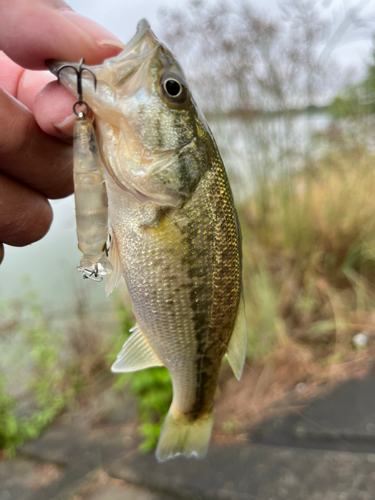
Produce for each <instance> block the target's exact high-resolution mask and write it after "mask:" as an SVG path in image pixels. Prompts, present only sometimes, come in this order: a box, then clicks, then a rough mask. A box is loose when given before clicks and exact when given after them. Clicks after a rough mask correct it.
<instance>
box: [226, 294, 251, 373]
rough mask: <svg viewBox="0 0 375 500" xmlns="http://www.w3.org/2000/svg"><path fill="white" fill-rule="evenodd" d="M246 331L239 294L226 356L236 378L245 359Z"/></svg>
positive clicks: (241, 299)
mask: <svg viewBox="0 0 375 500" xmlns="http://www.w3.org/2000/svg"><path fill="white" fill-rule="evenodd" d="M246 345H247V331H246V317H245V304H244V299H243V295H242V294H241V297H240V303H239V305H238V312H237V317H236V322H235V324H234V329H233V333H232V336H231V338H230V341H229V345H228V350H227V353H226V354H227V357H228V361H229V364H230V366H231V368H232V370H233V373H234V375H235V377H236V378H237V380H240V378H241V375H242V370H243V367H244V364H245V359H246Z"/></svg>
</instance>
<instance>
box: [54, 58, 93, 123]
mask: <svg viewBox="0 0 375 500" xmlns="http://www.w3.org/2000/svg"><path fill="white" fill-rule="evenodd" d="M84 64H85V60H84V59H83V58H82V59H81V60H80V61H79V64H78V69H77V68H76V67H75V66H72V65H71V64H64V66H61V67H60V68H59V69H58V70H57V73H56V76H57V81H58V83H60V71H62V70H63V69H66V68H70V69H74V71H75V72H76V74H77V94H78V101H77V102H76V103H74V105H73V112H74V114H75V115H76V116H78V118H84V117H85V116H87V114H88V112H89V105H88V104H87V102H85V101H84V100H83V98H82V94H83V93H82V73H83V72H84V71H88V72H89V73H91V75H92V76H93V78H94V88H95V90H96V86H97V79H96V75H95V73H94V72H93V71H91V69H89V68H85V67H84V66H83V65H84ZM77 105H78V106H82V105H84V106H86V111H84V112H83V111H79V112H77V111H76V106H77Z"/></svg>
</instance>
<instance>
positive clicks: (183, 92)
mask: <svg viewBox="0 0 375 500" xmlns="http://www.w3.org/2000/svg"><path fill="white" fill-rule="evenodd" d="M160 83H161V90H162V94H164V98H166V99H167V100H168V101H169V102H170V103H175V104H182V103H184V102H185V101H186V98H187V96H188V89H187V87H186V85H185V84H184V83H183V82H182V81H181V80H180V78H179V77H178V76H175V75H171V74H169V75H164V76H163V77H162V79H161V82H160Z"/></svg>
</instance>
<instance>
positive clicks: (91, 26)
mask: <svg viewBox="0 0 375 500" xmlns="http://www.w3.org/2000/svg"><path fill="white" fill-rule="evenodd" d="M122 46H123V45H122V44H121V42H120V41H119V40H118V39H117V38H116V37H115V36H114V35H112V34H111V33H110V32H109V31H107V30H106V29H104V28H102V27H101V26H100V25H98V24H97V23H94V22H93V21H90V20H89V19H87V18H85V17H84V16H81V15H79V14H77V13H76V12H74V11H73V10H72V9H70V7H69V6H68V5H67V4H66V3H65V2H63V1H62V0H33V1H32V2H30V0H12V1H11V2H9V1H7V0H5V1H0V50H3V51H4V52H5V53H6V54H7V55H8V56H9V57H10V58H11V59H12V60H13V61H15V62H16V63H17V64H19V65H21V66H22V67H24V68H28V69H46V65H45V61H46V60H47V59H57V60H62V61H78V60H80V59H81V58H82V57H84V58H85V60H86V63H87V64H99V63H100V62H102V61H103V60H104V59H106V58H108V57H112V56H114V55H116V54H117V53H118V52H119V51H120V49H121V47H122Z"/></svg>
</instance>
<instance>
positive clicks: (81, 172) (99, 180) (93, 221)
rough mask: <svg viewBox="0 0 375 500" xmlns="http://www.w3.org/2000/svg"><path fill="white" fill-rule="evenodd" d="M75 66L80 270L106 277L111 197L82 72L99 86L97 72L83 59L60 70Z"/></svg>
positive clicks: (89, 275)
mask: <svg viewBox="0 0 375 500" xmlns="http://www.w3.org/2000/svg"><path fill="white" fill-rule="evenodd" d="M68 68H70V69H73V70H74V71H75V72H76V74H77V93H78V101H77V102H75V103H74V105H73V112H74V114H75V115H76V116H77V117H78V120H76V121H75V122H74V133H73V150H74V161H73V168H74V201H75V210H76V223H77V239H78V248H79V249H80V251H81V252H82V253H83V257H82V258H81V261H80V265H79V267H78V268H77V269H78V271H80V272H82V273H83V277H84V278H90V279H92V280H94V281H102V280H103V276H105V275H107V274H110V273H111V272H112V270H113V268H112V265H111V263H110V262H109V260H108V250H107V238H108V198H107V190H106V185H105V178H104V171H103V166H102V162H101V159H100V153H99V148H98V143H97V140H96V135H95V130H94V127H93V124H92V121H91V119H89V118H87V115H88V113H89V110H90V109H89V106H88V104H87V103H86V102H85V101H84V100H83V98H82V73H83V71H87V72H89V73H91V75H92V76H93V79H94V87H95V89H96V76H95V74H94V73H93V72H92V71H91V70H89V69H88V68H86V67H84V59H81V61H80V63H79V65H78V68H76V67H75V66H71V65H69V64H66V65H64V66H62V67H61V68H60V69H59V71H58V72H57V79H58V81H60V72H61V71H62V70H64V69H68ZM82 108H83V109H82Z"/></svg>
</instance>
